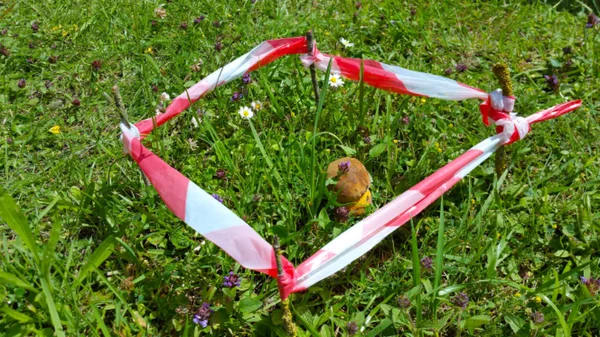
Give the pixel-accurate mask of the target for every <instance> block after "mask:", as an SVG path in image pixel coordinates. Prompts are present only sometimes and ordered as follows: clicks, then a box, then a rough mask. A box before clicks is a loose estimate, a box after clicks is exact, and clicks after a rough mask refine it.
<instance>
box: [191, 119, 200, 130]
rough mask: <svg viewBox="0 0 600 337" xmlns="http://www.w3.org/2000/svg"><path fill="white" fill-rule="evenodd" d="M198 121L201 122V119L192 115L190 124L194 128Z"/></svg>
mask: <svg viewBox="0 0 600 337" xmlns="http://www.w3.org/2000/svg"><path fill="white" fill-rule="evenodd" d="M198 122H200V123H202V119H200V117H192V126H193V127H194V129H197V128H198Z"/></svg>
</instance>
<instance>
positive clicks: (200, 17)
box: [194, 15, 204, 24]
mask: <svg viewBox="0 0 600 337" xmlns="http://www.w3.org/2000/svg"><path fill="white" fill-rule="evenodd" d="M202 20H204V15H200V16H199V17H197V18H195V19H194V23H195V24H199V23H200V22H202Z"/></svg>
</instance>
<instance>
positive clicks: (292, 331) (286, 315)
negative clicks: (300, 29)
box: [273, 236, 298, 337]
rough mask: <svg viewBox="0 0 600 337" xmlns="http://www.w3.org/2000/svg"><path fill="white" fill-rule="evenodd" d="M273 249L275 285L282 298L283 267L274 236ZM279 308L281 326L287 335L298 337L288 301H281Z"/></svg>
mask: <svg viewBox="0 0 600 337" xmlns="http://www.w3.org/2000/svg"><path fill="white" fill-rule="evenodd" d="M273 248H274V249H275V261H276V262H277V285H278V286H279V296H280V297H281V298H283V296H282V292H281V290H282V286H281V283H280V282H281V277H283V275H284V272H283V265H282V264H281V247H280V246H279V237H278V236H275V238H274V243H273ZM281 306H282V309H283V326H284V327H285V329H286V330H287V332H288V334H289V335H290V336H292V337H297V336H298V330H297V329H296V325H295V324H294V318H293V317H292V311H291V310H290V299H289V298H286V299H285V300H284V299H282V300H281Z"/></svg>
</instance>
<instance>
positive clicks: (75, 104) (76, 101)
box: [71, 98, 81, 106]
mask: <svg viewBox="0 0 600 337" xmlns="http://www.w3.org/2000/svg"><path fill="white" fill-rule="evenodd" d="M71 104H73V105H74V106H80V105H81V101H80V100H79V99H77V98H75V99H73V101H71Z"/></svg>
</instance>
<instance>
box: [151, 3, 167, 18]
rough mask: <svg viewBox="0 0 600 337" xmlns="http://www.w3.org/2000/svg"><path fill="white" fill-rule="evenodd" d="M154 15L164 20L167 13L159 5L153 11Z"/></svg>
mask: <svg viewBox="0 0 600 337" xmlns="http://www.w3.org/2000/svg"><path fill="white" fill-rule="evenodd" d="M154 15H156V16H157V17H159V18H161V19H164V18H165V17H166V16H167V11H166V10H165V9H164V8H163V7H162V5H160V6H158V7H156V8H155V9H154Z"/></svg>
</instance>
